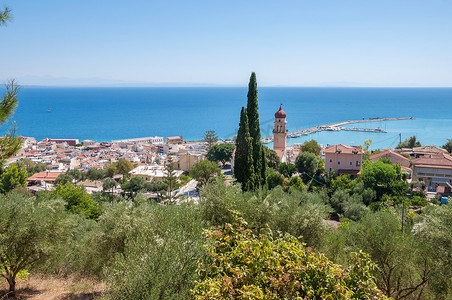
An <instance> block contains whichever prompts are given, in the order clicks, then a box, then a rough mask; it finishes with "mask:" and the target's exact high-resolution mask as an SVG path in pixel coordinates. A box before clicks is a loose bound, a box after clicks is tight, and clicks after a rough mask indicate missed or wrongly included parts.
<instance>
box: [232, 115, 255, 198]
mask: <svg viewBox="0 0 452 300" xmlns="http://www.w3.org/2000/svg"><path fill="white" fill-rule="evenodd" d="M234 175H235V178H237V181H238V182H239V183H241V184H242V190H244V191H248V190H254V189H255V187H256V173H255V169H254V165H253V139H252V138H251V137H250V131H249V126H248V116H247V113H246V109H245V107H242V111H241V113H240V125H239V131H238V133H237V140H236V150H235V168H234Z"/></svg>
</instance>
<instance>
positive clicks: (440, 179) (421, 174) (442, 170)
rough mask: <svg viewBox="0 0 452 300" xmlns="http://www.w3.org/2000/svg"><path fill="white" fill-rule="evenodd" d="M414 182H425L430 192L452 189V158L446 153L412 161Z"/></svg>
mask: <svg viewBox="0 0 452 300" xmlns="http://www.w3.org/2000/svg"><path fill="white" fill-rule="evenodd" d="M411 166H412V169H413V181H423V182H425V185H426V186H427V188H428V191H430V192H436V191H437V188H438V187H441V186H442V187H445V188H448V189H450V188H452V185H451V180H452V156H450V155H449V154H446V153H436V154H429V155H424V156H423V157H420V158H416V159H413V160H412V161H411Z"/></svg>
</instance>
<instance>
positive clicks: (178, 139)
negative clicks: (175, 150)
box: [165, 136, 184, 144]
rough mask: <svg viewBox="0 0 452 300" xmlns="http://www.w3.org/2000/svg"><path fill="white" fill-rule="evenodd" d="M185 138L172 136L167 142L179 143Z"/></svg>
mask: <svg viewBox="0 0 452 300" xmlns="http://www.w3.org/2000/svg"><path fill="white" fill-rule="evenodd" d="M183 141H184V139H183V138H182V136H170V137H167V138H166V139H165V142H166V143H168V144H179V143H182V142H183Z"/></svg>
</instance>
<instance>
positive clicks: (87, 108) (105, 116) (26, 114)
mask: <svg viewBox="0 0 452 300" xmlns="http://www.w3.org/2000/svg"><path fill="white" fill-rule="evenodd" d="M246 94H247V88H246V87H243V88H238V87H237V88H235V87H231V88H220V87H212V88H207V87H199V88H197V87H196V88H195V87H190V88H166V87H165V88H163V87H155V88H154V87H143V88H136V87H127V88H125V87H124V88H123V87H121V88H120V87H105V88H69V87H64V88H63V87H61V88H59V87H58V88H56V87H23V88H22V90H21V93H20V96H19V99H20V100H19V106H18V108H17V110H16V113H15V115H14V118H13V120H14V121H16V123H17V127H18V131H17V133H18V134H20V135H24V136H32V137H35V138H37V139H39V140H40V139H43V138H46V137H49V138H78V139H80V140H84V139H92V140H95V141H111V140H116V139H125V138H136V137H146V136H155V135H157V136H163V137H167V136H174V135H182V136H183V137H184V139H185V140H196V139H201V138H202V136H203V133H204V132H205V131H207V130H215V131H216V132H217V134H218V136H219V137H220V138H232V137H233V136H234V135H235V134H236V132H237V128H238V123H239V114H240V109H241V107H242V106H244V105H246ZM281 103H282V104H283V109H284V110H285V112H286V113H287V122H288V129H289V131H294V130H299V129H303V128H309V127H313V126H317V125H322V124H329V123H334V122H339V121H345V120H359V119H363V118H366V119H367V118H375V117H415V120H406V121H389V122H371V123H361V124H354V125H351V126H355V127H365V128H376V127H381V128H382V129H384V130H386V131H388V133H363V132H349V131H339V132H320V133H315V134H312V135H308V136H303V137H299V138H294V139H288V144H289V145H290V144H295V143H302V142H304V141H306V140H310V139H315V140H317V141H318V142H319V143H321V144H323V145H327V144H336V143H343V144H349V145H360V144H363V142H364V140H367V139H372V140H373V143H372V146H371V148H373V149H378V148H380V149H383V148H387V147H395V146H396V145H397V143H398V141H399V134H400V133H401V135H402V140H403V139H406V138H408V137H410V136H413V135H415V136H416V137H417V138H418V139H419V140H420V141H421V143H422V144H432V145H439V146H441V145H443V144H444V143H446V141H447V139H451V138H452V88H286V87H284V88H282V87H261V88H259V114H260V121H261V130H262V136H271V135H272V129H273V121H274V113H275V112H276V111H277V110H278V109H279V105H280V104H281ZM2 130H3V131H5V130H6V128H5V126H4V127H3V128H2Z"/></svg>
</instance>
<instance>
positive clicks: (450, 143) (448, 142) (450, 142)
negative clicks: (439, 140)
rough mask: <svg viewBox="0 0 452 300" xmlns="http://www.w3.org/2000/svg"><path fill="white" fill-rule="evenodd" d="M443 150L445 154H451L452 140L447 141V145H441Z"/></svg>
mask: <svg viewBox="0 0 452 300" xmlns="http://www.w3.org/2000/svg"><path fill="white" fill-rule="evenodd" d="M443 149H446V150H447V152H449V153H450V154H452V139H448V140H447V143H445V144H444V145H443Z"/></svg>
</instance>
